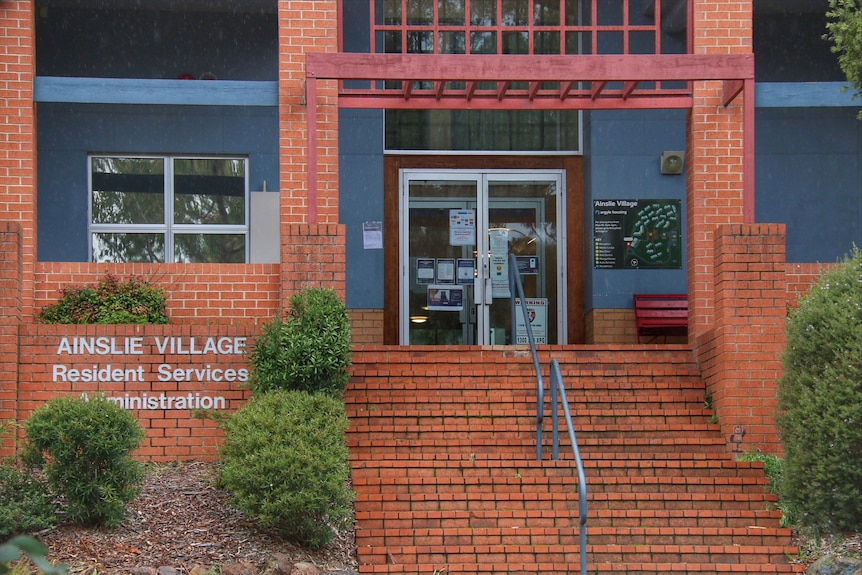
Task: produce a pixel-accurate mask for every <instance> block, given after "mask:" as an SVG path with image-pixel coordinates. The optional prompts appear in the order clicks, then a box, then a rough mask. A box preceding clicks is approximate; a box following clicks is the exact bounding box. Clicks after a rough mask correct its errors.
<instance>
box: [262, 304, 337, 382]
mask: <svg viewBox="0 0 862 575" xmlns="http://www.w3.org/2000/svg"><path fill="white" fill-rule="evenodd" d="M349 365H350V324H349V323H348V320H347V311H346V310H345V308H344V303H342V302H341V300H339V299H338V296H336V295H335V292H334V291H332V290H328V289H322V288H310V289H307V290H303V291H301V292H298V293H296V294H295V295H294V296H293V297H291V298H290V307H289V310H288V313H287V317H286V318H285V319H284V321H282V320H281V319H279V318H277V317H276V318H275V319H274V320H273V321H272V322H271V323H269V324H266V325H264V326H263V329H262V330H261V334H260V336H258V337H257V338H256V339H255V342H254V345H253V346H252V350H251V354H250V357H249V367H250V370H251V378H250V380H251V385H252V387H253V388H254V392H255V393H258V392H266V391H270V390H273V389H289V390H299V391H307V392H309V393H324V394H327V395H331V396H336V395H339V394H341V393H342V392H343V391H344V388H345V387H346V386H347V379H348V374H347V367H348V366H349Z"/></svg>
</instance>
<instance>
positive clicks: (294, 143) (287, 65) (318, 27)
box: [278, 0, 338, 252]
mask: <svg viewBox="0 0 862 575" xmlns="http://www.w3.org/2000/svg"><path fill="white" fill-rule="evenodd" d="M336 10H337V2H335V0H327V1H324V0H315V1H313V2H312V1H311V0H288V1H284V0H283V1H280V2H279V3H278V29H279V78H278V84H279V89H278V94H279V96H278V100H279V147H280V157H281V162H280V172H281V188H280V189H281V221H282V223H283V225H287V224H296V223H317V222H320V223H336V222H338V95H337V85H336V83H335V82H331V81H318V82H316V89H317V98H316V101H315V102H306V101H305V100H306V93H305V54H306V53H308V52H335V51H336V50H337V47H338V32H337V31H338V20H337V16H336ZM315 106H316V113H317V131H316V134H315V136H316V138H317V146H316V148H315V149H314V150H313V151H309V150H308V144H309V138H308V133H307V126H306V113H307V112H310V111H314V110H315ZM308 153H316V154H317V166H318V169H317V174H316V175H317V182H318V191H317V214H318V219H317V222H309V219H308V202H307V199H308V185H307V183H308V182H307V178H306V166H307V159H308V156H307V154H308ZM284 236H285V233H284V228H282V249H283V250H284V251H286V252H289V251H290V244H289V243H288V240H286V239H285V237H284Z"/></svg>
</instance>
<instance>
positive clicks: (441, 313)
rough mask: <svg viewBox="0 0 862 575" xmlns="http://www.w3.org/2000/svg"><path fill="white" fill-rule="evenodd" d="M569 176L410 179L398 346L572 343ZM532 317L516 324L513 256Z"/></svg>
mask: <svg viewBox="0 0 862 575" xmlns="http://www.w3.org/2000/svg"><path fill="white" fill-rule="evenodd" d="M562 178H563V173H562V172H544V171H543V172H535V171H496V170H494V171H485V172H472V171H460V170H456V171H438V170H430V171H429V170H422V171H419V170H415V171H414V170H402V172H401V174H400V179H401V181H400V190H401V193H400V211H399V213H400V214H401V219H400V226H401V229H400V237H401V244H400V245H401V246H402V250H401V261H400V290H399V293H400V310H401V312H400V317H401V322H400V334H401V335H400V343H401V344H402V345H409V344H413V345H458V344H465V345H504V344H512V343H525V339H524V335H525V332H526V325H525V322H527V321H529V322H530V325H531V327H532V330H533V334H534V336H535V337H536V339H537V342H538V343H565V342H564V341H563V338H564V337H565V333H566V330H565V329H563V326H564V325H565V305H564V302H565V298H564V294H563V288H564V282H563V278H564V277H565V270H564V264H565V257H564V254H563V253H562V249H563V248H562V246H564V245H565V242H564V238H563V237H562V230H563V229H564V226H563V222H562V221H561V214H562V213H564V211H563V200H564V198H563V190H564V189H565V188H564V186H563V181H562ZM510 254H514V255H515V256H516V258H517V265H518V268H519V269H520V271H521V276H522V279H523V283H524V290H525V298H526V302H525V303H526V304H527V308H528V309H527V317H524V314H522V313H520V312H517V313H516V317H515V321H514V322H513V321H512V311H511V305H512V298H513V297H515V296H516V295H517V294H514V293H512V290H510V287H509V265H510V259H509V255H510Z"/></svg>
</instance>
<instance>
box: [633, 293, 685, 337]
mask: <svg viewBox="0 0 862 575" xmlns="http://www.w3.org/2000/svg"><path fill="white" fill-rule="evenodd" d="M634 299H635V325H636V329H637V336H638V343H641V338H642V337H649V338H651V339H650V340H649V341H653V340H655V338H657V337H658V336H665V341H667V336H669V335H682V336H684V335H688V296H687V295H686V294H684V293H659V294H634ZM647 343H649V342H647Z"/></svg>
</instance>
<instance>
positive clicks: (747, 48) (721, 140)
mask: <svg viewBox="0 0 862 575" xmlns="http://www.w3.org/2000/svg"><path fill="white" fill-rule="evenodd" d="M690 6H691V8H692V11H693V13H692V18H691V22H692V35H693V51H694V53H695V54H750V53H751V51H752V37H751V35H752V24H751V19H752V13H751V10H752V3H751V2H738V1H733V0H722V1H716V0H692V2H691V3H690ZM693 88H694V105H693V107H692V109H691V111H690V113H689V116H688V122H687V139H686V140H687V142H686V146H687V151H686V156H687V158H686V163H687V165H688V172H687V190H688V191H687V202H686V205H687V214H688V297H689V307H690V310H691V311H690V321H689V338H690V339H691V340H692V341H696V339H697V337H698V336H699V335H700V334H702V333H703V332H704V331H706V330H707V329H709V327H710V326H711V325H712V321H713V314H714V307H713V306H714V303H713V270H712V266H713V261H714V260H713V254H712V250H713V235H714V233H715V231H716V228H718V227H720V226H725V225H728V224H736V223H742V222H743V197H742V189H743V170H742V156H743V147H742V129H743V101H744V100H743V98H746V97H753V94H743V95H742V96H740V97H737V98H736V99H735V100H734V101H733V102H732V103H731V105H730V106H728V107H724V106H723V105H722V102H721V96H722V83H721V82H695V83H694V87H693Z"/></svg>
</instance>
